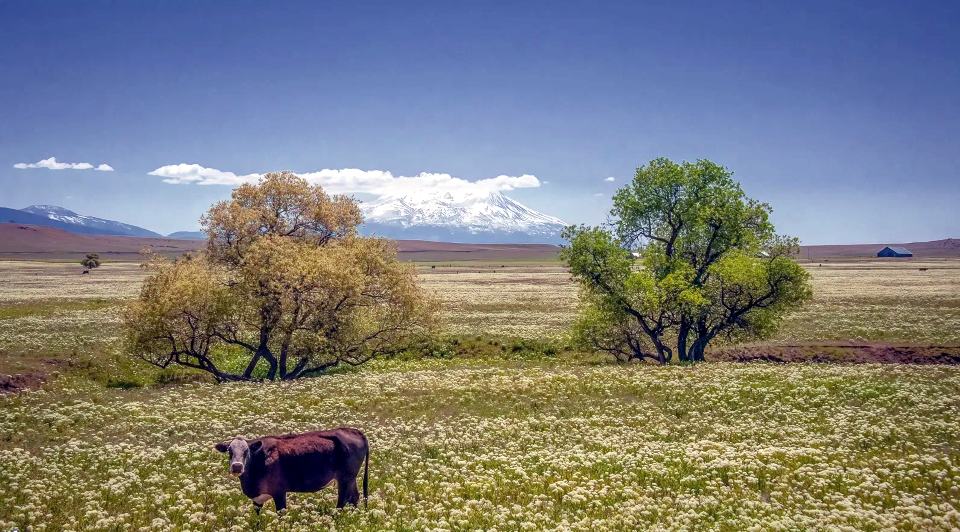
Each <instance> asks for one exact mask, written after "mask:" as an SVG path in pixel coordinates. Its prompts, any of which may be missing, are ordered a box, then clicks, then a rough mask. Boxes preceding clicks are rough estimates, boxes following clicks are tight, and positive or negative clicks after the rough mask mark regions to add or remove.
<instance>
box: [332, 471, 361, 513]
mask: <svg viewBox="0 0 960 532" xmlns="http://www.w3.org/2000/svg"><path fill="white" fill-rule="evenodd" d="M337 488H339V491H340V493H339V495H340V496H339V497H337V508H343V507H344V506H346V505H348V504H353V505H356V504H357V502H359V501H360V492H359V491H358V490H357V479H356V477H354V478H346V479H337Z"/></svg>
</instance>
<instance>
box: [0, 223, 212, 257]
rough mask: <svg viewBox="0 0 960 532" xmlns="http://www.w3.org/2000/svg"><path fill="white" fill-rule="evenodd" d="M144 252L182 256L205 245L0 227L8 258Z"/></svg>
mask: <svg viewBox="0 0 960 532" xmlns="http://www.w3.org/2000/svg"><path fill="white" fill-rule="evenodd" d="M144 248H150V249H152V250H153V251H155V252H157V253H166V254H176V255H179V254H180V253H183V252H184V251H196V250H199V249H202V248H203V243H201V242H198V241H196V240H174V239H172V238H146V237H134V236H118V235H89V234H87V235H81V234H76V233H70V232H67V231H64V230H62V229H58V228H55V227H48V226H42V225H26V224H11V223H0V255H2V256H5V257H7V258H73V257H75V256H82V255H83V254H84V253H100V254H101V256H103V255H104V254H106V255H108V256H110V257H109V258H111V259H121V260H124V259H128V260H137V259H138V258H139V254H138V253H139V251H140V250H141V249H144ZM111 255H113V256H111ZM104 258H107V257H104Z"/></svg>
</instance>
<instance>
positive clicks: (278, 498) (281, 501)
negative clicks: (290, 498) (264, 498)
mask: <svg viewBox="0 0 960 532" xmlns="http://www.w3.org/2000/svg"><path fill="white" fill-rule="evenodd" d="M273 502H274V503H276V505H277V513H280V510H283V509H284V508H286V507H287V493H286V492H283V493H277V494H276V495H274V496H273Z"/></svg>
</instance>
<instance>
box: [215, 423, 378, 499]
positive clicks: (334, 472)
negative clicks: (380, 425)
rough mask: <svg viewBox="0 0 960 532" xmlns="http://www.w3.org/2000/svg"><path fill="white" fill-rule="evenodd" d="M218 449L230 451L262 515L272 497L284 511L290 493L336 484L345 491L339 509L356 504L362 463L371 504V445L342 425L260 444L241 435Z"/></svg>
mask: <svg viewBox="0 0 960 532" xmlns="http://www.w3.org/2000/svg"><path fill="white" fill-rule="evenodd" d="M215 448H216V450H217V451H219V452H221V453H225V452H229V453H230V474H231V475H233V476H235V477H238V478H239V479H240V489H241V490H243V494H244V495H246V496H247V497H250V498H251V499H252V500H253V504H254V506H256V508H257V513H260V508H262V507H263V504H264V503H265V502H267V501H268V500H270V499H273V502H274V504H276V506H277V511H278V512H279V511H280V510H283V509H284V508H286V507H287V493H288V492H313V491H319V490H321V489H323V488H324V487H326V486H327V485H328V484H330V482H332V481H334V480H336V481H337V488H338V490H339V495H338V497H337V508H343V507H344V506H346V505H347V504H353V505H356V504H357V503H358V502H359V501H360V494H359V492H358V490H357V473H359V472H360V466H361V465H363V500H364V503H366V501H367V469H368V467H369V465H370V445H369V444H368V442H367V437H366V436H364V435H363V433H362V432H360V431H359V430H357V429H352V428H348V427H341V428H338V429H333V430H323V431H314V432H306V433H303V434H285V435H283V436H265V437H263V438H258V439H255V440H247V439H244V438H240V437H237V438H234V439H233V441H231V442H230V443H218V444H216V446H215Z"/></svg>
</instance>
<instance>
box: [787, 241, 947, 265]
mask: <svg viewBox="0 0 960 532" xmlns="http://www.w3.org/2000/svg"><path fill="white" fill-rule="evenodd" d="M886 246H900V247H905V248H907V250H908V251H910V252H912V253H913V256H914V257H920V258H923V257H926V258H937V257H960V239H957V238H944V239H943V240H933V241H930V242H908V243H906V244H903V243H899V242H889V243H883V244H844V245H836V246H801V247H800V256H799V258H800V259H810V260H817V259H854V258H868V257H876V256H877V252H878V251H880V250H881V249H883V248H884V247H886Z"/></svg>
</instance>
